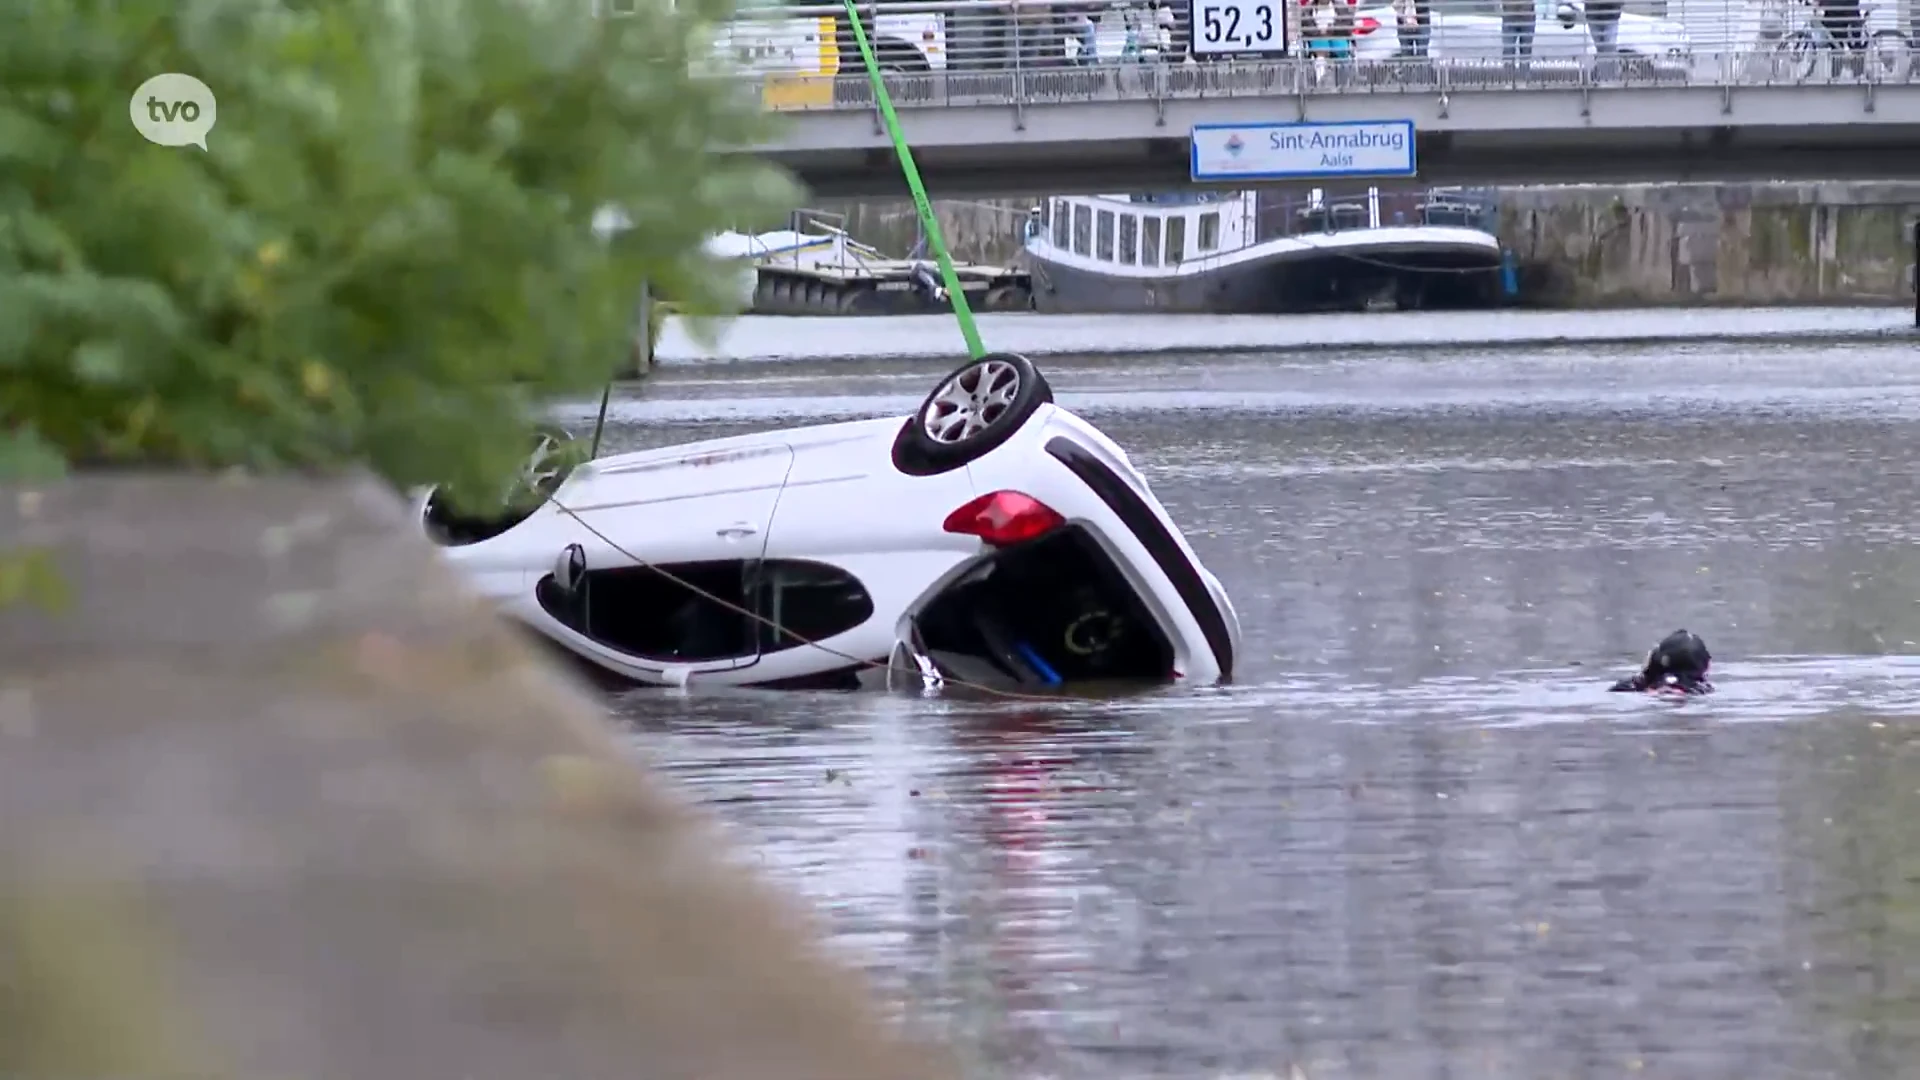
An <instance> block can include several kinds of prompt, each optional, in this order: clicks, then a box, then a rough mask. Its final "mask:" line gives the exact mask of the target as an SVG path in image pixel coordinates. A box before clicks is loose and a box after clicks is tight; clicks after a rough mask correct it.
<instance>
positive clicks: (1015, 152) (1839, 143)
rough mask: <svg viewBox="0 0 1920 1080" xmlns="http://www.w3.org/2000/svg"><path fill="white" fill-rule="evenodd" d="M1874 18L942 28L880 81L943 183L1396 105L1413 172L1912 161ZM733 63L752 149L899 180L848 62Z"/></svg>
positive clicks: (1900, 84) (1605, 172)
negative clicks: (1286, 47) (1204, 38)
mask: <svg viewBox="0 0 1920 1080" xmlns="http://www.w3.org/2000/svg"><path fill="white" fill-rule="evenodd" d="M996 2H997V3H999V4H1000V6H1004V0H959V4H958V5H956V3H955V2H954V0H948V2H946V3H892V4H890V3H886V2H883V3H880V4H878V5H868V6H866V7H863V11H867V10H870V9H877V12H878V14H879V16H880V17H881V18H884V17H885V16H886V14H887V12H888V11H889V10H892V9H896V8H897V9H902V10H921V9H936V10H937V9H943V8H948V7H955V6H965V7H969V8H972V7H992V6H995V4H996ZM1028 2H1029V3H1031V0H1028ZM785 10H786V11H787V12H796V11H799V12H803V13H804V12H806V11H811V10H812V9H795V8H788V9H785ZM819 10H820V12H824V13H831V12H833V11H837V10H842V9H837V8H821V9H819ZM1363 10H1364V9H1363ZM1562 10H1563V11H1564V10H1565V7H1564V5H1563V8H1562ZM822 17H823V18H827V17H831V16H830V15H825V16H822ZM868 18H871V16H869V17H868ZM865 21H868V20H867V19H863V22H865ZM1649 21H1650V22H1651V21H1652V20H1649ZM1493 23H1494V25H1495V29H1494V31H1493V32H1494V34H1495V35H1496V36H1497V33H1498V30H1497V24H1498V19H1497V18H1496V19H1494V20H1493ZM1295 32H1296V33H1297V27H1296V31H1295ZM841 34H842V36H844V35H845V24H844V17H843V18H842V24H841ZM1882 36H1883V37H1884V38H1885V39H1886V40H1884V41H1881V42H1879V43H1878V44H1879V45H1883V46H1884V45H1886V44H1887V43H1888V42H1892V43H1893V47H1894V49H1895V50H1897V52H1896V53H1895V54H1894V55H1893V62H1888V60H1887V55H1888V54H1886V53H1885V52H1884V51H1882V52H1876V53H1875V54H1874V55H1873V57H1872V58H1871V59H1869V60H1865V61H1864V62H1860V63H1845V62H1840V61H1838V60H1836V59H1835V54H1833V53H1831V52H1826V51H1821V52H1817V53H1816V52H1811V51H1807V50H1806V49H1805V48H1804V46H1803V47H1802V48H1801V49H1800V51H1798V52H1795V51H1793V50H1792V49H1791V48H1790V45H1791V44H1792V43H1791V42H1783V41H1777V40H1776V41H1774V42H1772V43H1771V44H1769V43H1767V42H1765V41H1761V42H1759V44H1758V45H1756V44H1755V43H1753V42H1747V43H1745V47H1744V49H1743V50H1741V51H1734V50H1732V49H1726V48H1722V49H1717V50H1715V51H1712V52H1701V51H1699V50H1697V49H1694V48H1684V47H1683V48H1676V49H1672V50H1669V51H1668V52H1667V53H1665V54H1663V55H1657V56H1653V55H1626V56H1620V57H1612V56H1608V57H1599V56H1595V55H1593V54H1592V52H1591V50H1590V49H1587V48H1585V47H1584V42H1583V45H1582V48H1581V49H1580V50H1578V51H1576V54H1575V55H1560V56H1549V57H1545V58H1540V59H1534V60H1531V61H1530V62H1527V63H1510V62H1503V61H1501V60H1499V59H1497V57H1498V56H1499V47H1498V45H1497V44H1496V45H1495V46H1494V47H1493V49H1492V50H1491V51H1492V53H1493V57H1494V58H1491V59H1490V58H1486V57H1484V56H1482V57H1473V56H1460V55H1458V54H1460V53H1472V52H1473V51H1474V50H1471V49H1466V48H1461V47H1459V45H1458V42H1459V40H1460V39H1459V35H1458V34H1456V35H1455V36H1454V37H1453V38H1451V39H1449V40H1450V43H1451V44H1452V45H1453V47H1452V48H1451V49H1450V50H1449V54H1448V55H1429V56H1426V57H1403V56H1384V57H1379V58H1369V57H1368V56H1367V54H1366V53H1365V52H1364V51H1361V52H1360V53H1359V55H1358V57H1357V58H1353V59H1336V60H1327V59H1322V58H1308V57H1304V56H1298V55H1294V56H1277V57H1276V56H1264V57H1259V58H1255V59H1241V58H1231V59H1228V60H1226V61H1224V62H1200V63H1194V62H1184V63H1167V62H1118V61H1117V60H1116V59H1113V58H1108V57H1105V56H1102V57H1099V58H1098V61H1099V62H1095V63H1089V64H1066V63H1061V62H1058V61H1056V62H1055V63H1054V64H1052V65H1051V66H1043V65H1037V64H1034V63H1028V64H1026V65H1025V66H1022V65H1021V64H1020V61H1019V57H1020V55H1021V52H1022V50H1019V49H1014V50H1010V52H1011V62H1008V63H1005V64H1003V65H1000V66H998V67H988V68H987V69H985V70H983V69H982V68H983V67H986V65H982V64H979V63H965V62H964V61H965V59H966V58H965V57H964V56H963V55H962V54H961V50H960V48H959V47H958V45H957V44H956V43H955V42H954V41H953V40H952V39H948V44H949V45H954V46H955V47H954V48H953V49H952V50H951V51H949V54H948V56H947V57H946V58H945V60H946V62H945V63H944V64H943V65H941V66H940V67H939V68H938V69H931V65H920V64H902V63H899V62H898V58H897V54H895V56H894V62H891V63H889V64H888V66H889V67H890V68H893V69H894V73H892V74H890V75H888V76H887V79H886V82H887V87H888V91H889V94H890V95H891V96H892V98H893V101H894V104H895V107H896V109H897V111H898V115H899V117H900V122H901V127H902V129H903V131H904V132H905V134H906V137H907V140H908V142H909V143H910V144H911V145H912V146H913V149H914V157H915V160H916V162H917V164H918V165H919V168H920V171H921V174H922V175H923V176H924V177H925V179H926V181H927V184H928V186H929V188H930V189H931V190H933V191H935V192H937V193H939V194H941V195H949V196H951V195H960V194H992V193H1005V192H1009V191H1013V190H1019V191H1036V190H1041V191H1053V192H1072V191H1082V192H1088V191H1113V190H1139V189H1142V188H1154V187H1166V186H1177V185H1183V184H1187V183H1190V182H1194V181H1195V176H1194V173H1193V171H1192V170H1193V167H1194V145H1193V139H1194V128H1195V127H1196V125H1248V126H1256V127H1257V126H1260V125H1271V124H1292V123H1303V122H1305V123H1349V124H1351V123H1370V122H1383V121H1385V122H1395V123H1396V124H1399V125H1404V124H1405V123H1411V125H1412V132H1413V145H1414V147H1415V153H1416V157H1417V178H1418V182H1419V183H1421V184H1430V185H1440V184H1531V183H1564V182H1599V183H1634V182H1661V181H1688V180H1691V181H1702V180H1705V181H1741V180H1772V179H1779V180H1793V179H1831V180H1849V179H1910V178H1916V177H1920V78H1916V76H1915V71H1914V68H1915V66H1916V65H1915V64H1913V63H1912V54H1911V51H1910V46H1909V44H1908V43H1907V39H1906V38H1905V36H1904V34H1894V33H1883V35H1882ZM1496 40H1497V37H1496ZM1723 44H1731V43H1730V42H1727V43H1723ZM1623 46H1624V42H1623ZM841 51H842V55H846V54H847V53H850V52H851V51H852V46H851V45H847V46H845V47H844V48H843V49H842V50H841ZM1297 51H1298V50H1296V52H1297ZM1435 52H1436V53H1437V52H1438V50H1435ZM854 55H857V54H854ZM1002 55H1005V53H1002ZM902 68H910V69H911V68H920V70H901V69H902ZM849 69H851V70H849ZM742 77H743V78H747V79H750V80H752V81H753V82H754V83H755V85H756V86H757V88H758V91H759V92H760V93H761V94H763V96H764V98H765V100H766V101H767V102H768V104H769V106H770V107H773V108H775V109H777V110H779V111H780V112H782V113H784V114H785V115H784V116H783V120H784V121H785V123H784V124H783V125H782V127H783V129H784V130H782V131H781V132H780V134H779V135H778V136H777V137H775V138H774V139H773V140H771V141H769V142H767V143H765V144H763V145H760V146H756V147H752V148H750V149H751V151H752V152H754V153H758V154H762V155H765V156H767V157H769V158H771V159H773V160H775V161H778V162H781V163H782V164H784V165H786V166H788V167H789V168H791V169H792V170H793V171H794V172H795V173H797V174H798V175H799V176H800V178H801V179H802V180H804V181H805V182H806V183H807V184H809V185H810V186H811V187H812V189H813V190H814V191H815V192H816V193H818V194H822V195H836V196H881V195H898V194H900V193H902V192H903V191H904V186H903V182H902V180H901V176H900V169H899V165H898V164H897V163H896V162H895V160H894V158H893V152H892V149H891V144H890V142H889V141H888V139H887V135H886V132H885V131H884V129H883V127H882V124H881V121H880V118H879V115H878V112H877V110H876V109H875V107H874V103H873V94H872V90H871V86H870V84H869V82H868V80H867V77H866V76H865V75H864V74H862V73H860V70H859V68H858V67H857V64H840V65H839V66H838V67H837V68H827V69H824V70H823V69H815V71H814V72H807V71H768V70H765V69H762V70H760V71H757V72H751V73H747V74H745V75H743V76H742ZM1236 149H1237V148H1236ZM1269 175H1271V174H1269ZM1347 175H1348V176H1352V175H1357V174H1356V173H1349V174H1347ZM1409 179H1410V177H1409ZM1199 182H1202V183H1206V184H1209V185H1210V186H1217V187H1235V186H1238V187H1245V186H1247V179H1246V178H1244V177H1243V178H1238V179H1236V178H1218V177H1203V178H1200V180H1199ZM1262 182H1265V181H1264V178H1263V181H1262ZM1303 182H1304V180H1303Z"/></svg>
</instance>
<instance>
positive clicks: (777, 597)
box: [755, 559, 873, 654]
mask: <svg viewBox="0 0 1920 1080" xmlns="http://www.w3.org/2000/svg"><path fill="white" fill-rule="evenodd" d="M755 594H756V602H757V610H758V611H759V612H760V614H761V616H762V617H763V618H765V619H767V620H769V622H771V623H773V624H776V625H778V626H780V627H781V628H782V629H783V630H785V631H786V632H785V633H782V632H781V631H780V630H775V629H774V627H773V626H772V625H769V624H768V623H767V622H762V623H760V631H759V633H760V651H761V652H762V653H763V654H764V653H772V652H779V651H781V650H782V649H792V648H798V647H799V646H801V645H804V644H806V643H807V642H809V641H822V640H825V639H827V638H830V637H832V636H834V635H835V634H844V633H846V632H847V631H849V630H851V629H853V628H854V627H856V626H859V625H860V624H861V623H863V622H866V621H867V620H868V619H871V618H872V617H873V598H872V597H871V596H869V595H867V590H866V587H865V586H863V585H861V584H860V581H859V579H858V578H855V577H854V576H853V575H852V574H849V573H847V572H846V571H845V570H841V569H840V568H838V567H834V566H828V565H826V564H825V563H817V562H807V561H804V560H800V559H768V560H767V561H765V562H763V563H761V564H760V574H759V580H758V582H757V587H756V588H755Z"/></svg>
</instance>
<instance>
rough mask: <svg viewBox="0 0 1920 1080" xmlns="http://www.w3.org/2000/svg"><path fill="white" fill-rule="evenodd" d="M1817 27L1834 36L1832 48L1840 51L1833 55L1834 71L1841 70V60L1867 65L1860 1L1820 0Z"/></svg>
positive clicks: (1852, 64)
mask: <svg viewBox="0 0 1920 1080" xmlns="http://www.w3.org/2000/svg"><path fill="white" fill-rule="evenodd" d="M1819 8H1820V28H1821V29H1823V30H1825V31H1826V32H1827V36H1828V37H1830V38H1832V39H1833V44H1834V48H1835V49H1837V50H1839V51H1838V53H1837V55H1835V56H1834V58H1833V59H1834V64H1833V72H1834V74H1836V75H1837V74H1839V73H1840V66H1841V62H1842V60H1843V59H1844V61H1845V63H1846V66H1848V67H1850V68H1851V67H1854V66H1855V65H1856V64H1857V65H1858V66H1859V67H1861V68H1864V67H1865V66H1866V56H1865V49H1866V47H1867V33H1866V30H1867V16H1866V13H1865V12H1863V11H1861V10H1860V0H1819Z"/></svg>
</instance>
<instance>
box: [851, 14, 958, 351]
mask: <svg viewBox="0 0 1920 1080" xmlns="http://www.w3.org/2000/svg"><path fill="white" fill-rule="evenodd" d="M846 5H847V21H848V22H849V23H851V24H852V25H853V39H854V40H855V41H856V42H859V44H860V61H861V62H862V63H864V64H865V65H866V66H867V79H868V81H870V82H872V83H873V100H874V101H875V102H877V103H878V104H879V106H880V118H881V119H882V120H884V121H886V125H887V137H888V138H890V139H892V140H893V152H894V153H895V154H897V155H899V158H900V171H901V172H903V173H905V174H906V176H907V187H908V188H909V189H910V190H912V192H913V208H914V210H915V211H917V212H918V213H919V215H920V228H921V229H922V230H924V231H925V232H926V234H927V243H928V244H929V245H931V246H932V248H933V257H934V259H935V260H936V261H937V262H939V264H940V280H941V281H942V282H944V283H945V284H946V287H947V299H948V300H949V301H951V302H952V304H953V317H954V318H955V319H958V320H959V321H960V335H961V336H962V337H964V338H966V339H967V352H968V353H969V354H970V355H972V356H973V357H974V359H976V360H977V359H979V358H980V357H982V356H984V355H986V352H987V349H986V346H984V345H982V344H980V330H979V328H977V327H975V326H974V325H973V311H972V309H970V308H968V307H967V294H966V293H965V292H964V291H963V290H962V289H961V288H960V275H958V274H956V273H954V272H953V256H951V255H948V254H947V241H946V238H945V237H943V236H941V235H940V223H939V222H938V221H936V220H934V216H933V204H932V203H930V202H928V201H927V189H926V186H925V185H924V184H922V183H921V182H920V170H919V169H916V168H914V166H913V151H912V150H909V149H907V140H906V137H905V136H903V135H901V134H900V118H899V117H898V116H895V115H894V113H893V98H892V97H890V96H889V95H888V94H887V83H886V80H885V79H883V78H881V77H880V62H879V61H878V60H876V59H874V55H873V46H872V45H871V44H870V43H869V42H868V41H867V31H866V28H865V27H863V26H861V25H860V12H859V11H858V10H857V9H856V8H855V7H854V0H846Z"/></svg>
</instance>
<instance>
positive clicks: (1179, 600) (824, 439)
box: [418, 354, 1240, 691]
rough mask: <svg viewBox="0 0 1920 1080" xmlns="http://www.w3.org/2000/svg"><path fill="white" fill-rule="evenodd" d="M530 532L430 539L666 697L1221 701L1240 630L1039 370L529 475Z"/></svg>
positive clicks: (961, 375)
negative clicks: (680, 690)
mask: <svg viewBox="0 0 1920 1080" xmlns="http://www.w3.org/2000/svg"><path fill="white" fill-rule="evenodd" d="M527 482H528V483H529V484H531V485H533V487H534V488H535V489H536V490H537V491H540V492H543V493H546V494H547V496H548V497H547V498H546V499H545V501H543V502H539V503H538V505H537V507H536V508H535V509H533V510H532V511H531V512H529V513H524V514H519V515H514V516H510V517H505V518H492V519H475V518H469V517H462V516H460V515H459V514H456V513H455V512H454V511H453V510H452V509H450V508H449V507H447V506H445V505H442V502H441V500H439V499H438V498H436V496H435V493H434V492H431V491H429V492H426V493H425V494H423V496H422V497H421V500H420V502H419V504H418V508H419V511H420V521H421V526H422V528H423V529H424V530H425V532H426V534H427V536H428V537H429V538H430V539H432V540H433V542H434V543H436V544H438V545H439V546H440V547H441V548H442V549H443V550H444V552H445V554H446V556H447V557H448V558H449V559H450V560H451V561H452V563H453V564H454V565H455V566H457V567H458V569H459V570H460V571H461V572H462V573H463V574H464V576H465V577H466V578H467V580H468V581H469V582H470V583H471V584H472V585H473V586H474V587H475V588H477V589H478V590H479V591H480V592H481V593H483V594H484V595H485V596H487V597H489V598H491V599H492V600H494V601H495V602H497V603H498V604H499V605H500V606H501V607H502V609H503V610H504V611H505V612H506V614H508V615H509V616H511V617H512V618H515V619H517V620H519V621H520V622H522V623H525V624H526V625H527V626H529V627H531V628H532V629H533V630H535V631H536V632H538V633H539V634H540V635H542V636H543V637H545V638H547V639H550V640H551V641H552V642H554V643H556V644H558V645H560V646H561V647H563V648H564V649H565V650H566V651H567V653H569V654H571V655H572V656H574V657H577V658H579V659H580V660H583V661H585V662H587V663H588V664H590V665H591V666H592V667H593V668H594V669H596V670H597V671H598V672H600V673H603V674H605V675H610V676H613V677H615V678H617V679H618V680H620V681H624V682H629V683H637V684H647V685H668V686H682V685H686V684H688V683H689V682H692V683H696V684H701V685H733V686H760V687H778V688H792V689H852V688H856V687H859V686H863V685H864V686H873V685H877V684H890V685H894V686H901V685H910V686H922V685H925V681H928V680H934V679H938V680H941V681H943V682H947V683H953V684H958V685H979V686H986V687H990V688H994V689H1013V690H1028V689H1031V690H1037V691H1045V690H1048V689H1052V688H1057V687H1060V686H1063V685H1067V684H1077V683H1083V682H1090V681H1098V682H1108V681H1117V682H1131V681H1134V680H1150V681H1156V682H1165V681H1178V682H1192V683H1214V682H1220V681H1224V680H1226V679H1228V678H1230V677H1231V676H1232V674H1233V668H1234V659H1235V654H1236V652H1237V651H1238V649H1239V644H1240V642H1239V637H1240V624H1239V620H1238V618H1237V617H1236V616H1235V613H1234V610H1233V606H1232V604H1231V603H1230V602H1229V601H1228V599H1227V595H1226V591H1225V590H1224V589H1223V588H1222V587H1221V585H1220V582H1219V581H1218V579H1216V578H1215V577H1214V576H1213V575H1212V574H1211V573H1209V572H1208V571H1207V570H1206V568H1205V567H1203V566H1202V565H1201V564H1200V560H1199V559H1198V558H1197V557H1196V556H1195V555H1194V553H1193V549H1192V548H1191V547H1190V546H1189V545H1188V544H1187V541H1186V539H1185V538H1184V537H1183V536H1182V535H1181V533H1180V530H1179V529H1178V528H1177V527H1176V526H1175V525H1174V523H1173V521H1172V520H1171V519H1170V518H1169V517H1168V516H1167V512H1166V510H1165V509H1164V508H1163V507H1162V506H1161V505H1160V502H1159V500H1157V499H1156V498H1154V496H1153V493H1152V491H1150V490H1149V489H1148V487H1147V482H1146V480H1145V479H1143V478H1142V477H1141V475H1140V474H1139V472H1137V471H1136V470H1135V469H1134V467H1133V465H1132V463H1131V462H1129V461H1128V459H1127V455H1126V454H1125V453H1124V452H1123V451H1122V450H1121V449H1120V448H1119V447H1118V446H1116V445H1115V444H1114V443H1113V441H1112V440H1110V439H1108V438H1107V437H1106V436H1105V435H1103V434H1101V433H1100V431H1098V430H1097V429H1096V428H1094V426H1093V425H1092V424H1089V423H1088V422H1086V421H1085V420H1083V419H1081V418H1080V417H1078V416H1075V415H1074V414H1072V413H1071V412H1068V411H1067V410H1065V409H1062V408H1060V407H1059V406H1057V405H1055V404H1053V393H1052V390H1051V389H1050V388H1049V387H1048V386H1047V383H1046V380H1045V378H1044V377H1042V376H1041V374H1040V372H1039V371H1038V370H1036V369H1035V368H1034V366H1033V364H1032V363H1031V362H1029V361H1028V360H1026V359H1025V358H1024V357H1020V356H1016V355H1012V354H993V355H989V356H985V357H982V358H980V359H978V360H975V361H972V362H970V363H968V364H965V365H963V366H962V367H960V368H959V369H958V370H956V371H954V372H953V373H952V374H950V375H949V376H948V377H947V378H946V379H944V380H942V381H941V382H940V384H939V385H938V386H937V387H935V388H934V390H933V392H932V393H931V394H929V395H928V396H927V398H926V400H925V401H924V402H923V403H922V404H921V406H920V408H919V409H918V410H916V411H915V412H914V414H913V415H912V416H910V417H905V418H901V417H891V418H883V419H875V420H856V421H850V422H846V423H833V424H821V425H817V426H812V427H802V428H792V429H787V430H781V431H771V432H766V433H764V434H755V435H744V436H736V437H732V438H725V439H715V440H710V441H706V442H699V443H692V444H688V445H682V446H675V447H668V448H664V449H655V450H644V451H639V452H635V453H628V454H619V455H615V456H610V457H604V458H599V459H596V460H593V461H590V462H587V463H585V464H581V465H579V466H577V467H575V468H573V469H572V470H570V471H567V472H566V473H565V474H564V475H544V476H531V477H529V478H528V480H527Z"/></svg>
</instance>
